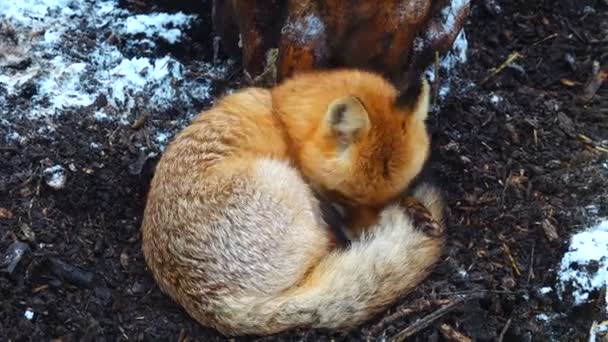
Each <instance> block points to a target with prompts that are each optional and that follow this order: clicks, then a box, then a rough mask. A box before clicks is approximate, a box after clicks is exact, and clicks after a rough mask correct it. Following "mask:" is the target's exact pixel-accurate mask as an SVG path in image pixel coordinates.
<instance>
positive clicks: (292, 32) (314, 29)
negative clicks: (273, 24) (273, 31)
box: [281, 14, 325, 44]
mask: <svg viewBox="0 0 608 342" xmlns="http://www.w3.org/2000/svg"><path fill="white" fill-rule="evenodd" d="M324 32H325V25H324V24H323V22H322V21H321V19H319V18H318V17H317V16H316V15H314V14H309V15H307V16H305V17H304V18H302V19H298V20H292V19H291V18H289V19H288V20H287V23H286V24H285V26H283V28H282V29H281V33H282V34H287V35H289V36H290V37H291V39H293V40H295V41H297V42H299V43H301V44H306V43H308V42H309V41H310V40H312V39H314V38H316V37H318V36H320V35H322V34H323V33H324Z"/></svg>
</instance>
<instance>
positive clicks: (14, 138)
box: [6, 132, 27, 144]
mask: <svg viewBox="0 0 608 342" xmlns="http://www.w3.org/2000/svg"><path fill="white" fill-rule="evenodd" d="M6 141H7V142H10V141H17V142H19V143H21V144H22V143H24V142H25V141H27V138H26V137H24V136H22V135H21V134H19V133H17V132H10V133H8V134H7V135H6Z"/></svg>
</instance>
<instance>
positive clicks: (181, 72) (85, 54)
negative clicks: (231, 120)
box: [0, 0, 226, 141]
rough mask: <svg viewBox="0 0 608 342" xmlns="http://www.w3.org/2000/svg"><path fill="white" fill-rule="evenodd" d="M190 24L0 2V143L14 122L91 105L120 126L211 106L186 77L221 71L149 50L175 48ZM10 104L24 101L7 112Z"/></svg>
mask: <svg viewBox="0 0 608 342" xmlns="http://www.w3.org/2000/svg"><path fill="white" fill-rule="evenodd" d="M195 19H196V17H195V16H192V15H186V14H184V13H181V12H178V13H173V14H169V13H150V14H137V15H134V14H132V13H130V12H129V11H127V10H125V9H121V8H119V7H118V1H117V0H105V1H84V0H21V1H11V0H0V120H2V119H4V121H0V123H2V124H3V126H5V127H8V130H9V132H7V133H6V135H5V136H4V137H0V141H1V140H2V138H4V140H5V141H6V140H19V139H20V138H21V137H20V136H19V135H18V134H17V133H16V132H12V131H10V121H12V120H14V119H25V120H30V119H31V120H34V119H44V118H49V117H54V116H57V115H61V114H64V113H66V112H69V111H70V110H72V111H73V110H77V109H81V110H82V109H83V108H87V107H92V106H95V108H94V110H92V111H91V115H92V116H93V117H94V118H95V119H97V120H100V121H102V120H111V121H118V122H120V123H122V124H125V123H127V122H128V121H130V120H133V116H137V111H138V109H141V108H146V110H148V111H149V112H150V114H152V115H153V114H154V113H155V112H160V111H164V110H168V109H170V108H174V107H177V108H179V109H180V110H185V111H186V112H188V113H185V116H187V115H191V114H193V111H194V107H195V105H194V104H195V103H199V104H200V103H206V102H209V101H210V100H211V99H210V98H209V97H210V94H209V91H210V87H211V83H212V82H211V80H210V79H209V77H201V76H197V77H190V76H188V75H190V74H196V75H212V76H213V77H214V78H215V77H221V75H222V74H223V73H224V72H225V71H226V66H225V65H210V64H205V63H198V64H196V65H193V66H186V65H183V64H182V63H180V62H179V61H178V60H176V59H175V58H174V57H173V56H171V55H164V56H158V54H155V53H154V52H153V51H154V48H155V47H156V46H157V43H159V42H160V41H164V42H165V43H166V44H175V43H178V42H180V40H181V39H183V31H184V30H185V29H187V28H188V27H189V26H190V25H191V24H192V22H193V21H194V20H195ZM119 46H120V48H119ZM190 68H195V69H196V70H195V72H192V73H190V71H192V70H190ZM16 98H26V99H27V98H29V100H28V101H20V102H19V105H17V106H15V105H12V103H14V102H15V101H11V99H13V100H14V99H16ZM99 103H101V105H100V104H99ZM9 104H11V105H10V106H9ZM7 123H9V124H7Z"/></svg>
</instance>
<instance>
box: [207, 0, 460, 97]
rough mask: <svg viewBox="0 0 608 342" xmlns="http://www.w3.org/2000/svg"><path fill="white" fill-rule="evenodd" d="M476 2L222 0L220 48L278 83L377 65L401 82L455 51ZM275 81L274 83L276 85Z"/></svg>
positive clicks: (218, 2)
mask: <svg viewBox="0 0 608 342" xmlns="http://www.w3.org/2000/svg"><path fill="white" fill-rule="evenodd" d="M469 2H470V0H384V1H362V0H326V1H316V0H214V3H213V26H214V30H215V32H216V34H217V35H218V36H219V37H220V38H221V41H220V46H221V47H222V49H223V51H225V52H227V53H228V54H229V55H231V56H232V57H239V56H240V57H241V58H242V61H243V67H244V71H245V73H246V75H248V76H249V77H250V79H251V80H252V81H253V82H254V83H257V84H261V83H262V84H266V85H271V84H272V83H273V82H274V81H280V80H281V79H283V78H285V77H289V76H291V75H293V74H294V73H296V72H299V71H304V70H311V69H324V68H336V67H356V68H362V69H368V70H374V71H377V72H380V73H382V74H384V75H385V76H387V77H389V78H390V79H392V80H393V81H395V82H400V81H402V80H403V79H404V77H405V75H407V74H409V73H411V72H412V71H414V72H417V73H418V72H420V71H421V70H422V69H425V68H426V67H427V66H429V65H430V64H431V63H433V61H434V55H435V53H436V52H437V53H439V54H440V55H441V54H443V53H445V52H446V51H448V50H449V49H450V48H451V46H452V44H453V42H454V40H455V38H456V36H457V35H458V33H459V32H460V30H461V29H462V26H463V25H464V23H465V22H466V19H467V17H468V15H469V11H470V4H469ZM268 83H270V84H268Z"/></svg>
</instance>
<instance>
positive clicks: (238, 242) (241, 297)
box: [142, 70, 443, 336]
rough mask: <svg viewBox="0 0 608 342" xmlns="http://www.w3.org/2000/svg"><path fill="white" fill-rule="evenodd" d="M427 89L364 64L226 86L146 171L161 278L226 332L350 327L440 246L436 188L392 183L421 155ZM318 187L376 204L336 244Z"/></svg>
mask: <svg viewBox="0 0 608 342" xmlns="http://www.w3.org/2000/svg"><path fill="white" fill-rule="evenodd" d="M428 98H429V89H428V84H427V83H426V82H425V81H424V82H422V83H418V84H413V85H411V86H410V87H409V90H408V91H406V92H403V93H399V92H398V91H397V89H396V88H395V87H394V86H393V85H391V84H390V83H389V82H388V81H387V80H385V79H384V78H382V77H381V76H379V75H376V74H374V73H370V72H365V71H360V70H335V71H317V72H309V73H305V74H300V75H298V76H295V77H293V78H291V79H289V80H286V81H285V82H283V83H282V84H280V85H278V86H276V87H275V88H273V89H270V90H267V89H262V88H246V89H243V90H240V91H237V92H235V93H233V94H230V95H227V96H225V97H224V98H222V99H221V100H220V101H218V103H217V104H216V105H215V106H214V107H213V108H211V109H209V110H207V111H205V112H203V113H201V114H200V115H199V116H197V117H196V118H195V119H194V120H193V122H192V124H191V125H190V126H188V127H186V128H185V129H184V130H183V131H182V132H180V133H179V134H178V135H177V136H176V137H175V139H174V140H173V141H172V142H171V143H170V145H169V146H168V147H167V149H166V151H165V153H164V154H163V156H162V157H161V160H160V161H159V163H158V165H157V168H156V171H155V175H154V177H153V179H152V182H151V187H150V191H149V193H148V199H147V204H146V208H145V212H144V218H143V222H142V231H143V252H144V256H145V259H146V262H147V264H148V266H149V267H150V269H151V271H152V274H153V275H154V277H155V279H156V281H157V283H158V284H159V287H160V288H161V289H162V290H163V291H164V292H165V293H167V294H168V295H169V296H170V297H171V298H173V299H174V300H175V301H176V302H177V303H178V304H180V305H181V306H183V307H184V308H185V310H186V311H187V312H188V313H189V314H190V315H191V316H192V317H193V318H195V319H196V320H197V321H198V322H200V323H201V324H202V325H204V326H209V327H213V328H215V329H217V330H218V331H220V332H221V333H223V334H224V335H227V336H234V335H269V334H274V333H278V332H282V331H285V330H288V329H293V328H298V327H310V328H330V329H339V330H348V329H350V328H352V327H354V326H357V325H358V324H360V323H362V322H364V321H366V320H368V319H370V318H371V317H372V316H373V315H375V314H377V313H379V312H381V311H382V310H385V309H386V308H387V306H389V305H390V304H392V303H393V302H394V301H395V300H396V299H398V298H399V297H400V296H402V295H404V294H406V293H407V292H408V291H410V290H411V289H412V288H414V287H415V286H416V285H418V283H420V282H421V281H422V280H423V279H424V278H425V277H426V276H427V274H428V273H429V272H430V270H431V269H432V267H433V266H434V264H435V263H436V262H437V261H438V259H439V258H440V256H441V249H442V245H443V225H442V224H441V222H442V215H443V205H442V200H441V197H440V195H439V192H438V191H437V190H436V189H435V188H434V187H432V186H430V185H428V184H426V185H424V184H423V185H421V186H418V187H417V188H416V189H414V190H413V197H405V198H404V197H400V195H399V194H400V193H401V192H402V191H403V190H404V189H405V188H407V186H408V185H409V184H410V182H411V181H412V179H413V178H414V177H415V176H416V175H417V174H418V173H419V172H420V170H421V168H422V165H423V163H424V162H425V160H426V158H427V155H428V151H429V137H428V134H427V130H426V125H425V119H426V116H427V111H428ZM316 194H321V196H326V197H327V198H330V199H331V200H335V201H339V202H341V203H346V204H348V205H352V206H360V207H369V208H379V209H377V212H378V214H377V217H376V218H374V220H373V224H372V226H371V227H369V230H367V229H366V230H365V231H364V232H362V234H361V236H360V237H359V238H358V239H356V240H354V241H352V243H351V244H350V245H349V246H348V247H347V248H336V246H335V241H334V238H333V237H332V234H331V233H330V230H329V229H328V226H327V223H326V222H325V221H324V219H323V215H322V213H321V209H320V200H319V198H318V197H317V196H316ZM418 202H420V203H421V204H422V205H423V206H424V207H421V206H419V205H416V203H418ZM427 209H428V212H427V211H426V210H427ZM421 213H422V214H423V215H420V214H421ZM421 217H422V219H421ZM370 222H371V221H370Z"/></svg>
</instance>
